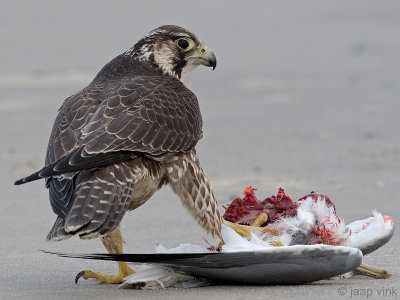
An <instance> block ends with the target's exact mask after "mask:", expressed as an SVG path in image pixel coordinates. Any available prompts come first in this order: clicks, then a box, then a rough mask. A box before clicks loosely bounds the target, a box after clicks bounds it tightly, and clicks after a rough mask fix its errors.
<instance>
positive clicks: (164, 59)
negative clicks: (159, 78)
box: [154, 45, 176, 77]
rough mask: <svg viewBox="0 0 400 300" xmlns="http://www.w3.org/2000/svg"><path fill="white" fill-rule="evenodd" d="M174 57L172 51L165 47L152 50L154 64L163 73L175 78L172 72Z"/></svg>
mask: <svg viewBox="0 0 400 300" xmlns="http://www.w3.org/2000/svg"><path fill="white" fill-rule="evenodd" d="M174 57H175V55H174V53H173V51H172V50H171V48H170V47H168V46H166V45H162V46H161V47H155V49H154V62H155V63H156V64H157V65H158V67H159V68H160V69H161V70H162V71H163V72H164V73H167V74H169V75H171V76H174V77H176V74H175V73H174V72H173V71H172V66H173V59H174Z"/></svg>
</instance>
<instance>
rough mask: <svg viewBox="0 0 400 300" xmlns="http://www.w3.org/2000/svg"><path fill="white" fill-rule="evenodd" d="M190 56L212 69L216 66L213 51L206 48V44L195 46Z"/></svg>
mask: <svg viewBox="0 0 400 300" xmlns="http://www.w3.org/2000/svg"><path fill="white" fill-rule="evenodd" d="M192 58H194V59H196V60H197V62H198V63H199V64H201V65H203V66H206V67H212V68H213V70H214V69H215V67H216V66H217V58H216V57H215V55H214V52H212V51H211V50H210V49H208V47H207V46H206V45H201V46H200V47H199V48H197V49H196V50H195V51H194V53H193V55H192Z"/></svg>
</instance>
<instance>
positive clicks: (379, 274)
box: [357, 264, 392, 279]
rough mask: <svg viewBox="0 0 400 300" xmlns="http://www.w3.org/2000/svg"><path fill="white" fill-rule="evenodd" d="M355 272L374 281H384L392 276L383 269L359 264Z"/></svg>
mask: <svg viewBox="0 0 400 300" xmlns="http://www.w3.org/2000/svg"><path fill="white" fill-rule="evenodd" d="M357 270H358V271H359V272H360V273H361V275H364V276H368V277H372V278H376V279H386V278H389V277H391V276H392V273H390V272H388V271H386V270H384V269H379V268H375V267H372V266H370V265H366V264H361V265H360V266H359V267H358V268H357Z"/></svg>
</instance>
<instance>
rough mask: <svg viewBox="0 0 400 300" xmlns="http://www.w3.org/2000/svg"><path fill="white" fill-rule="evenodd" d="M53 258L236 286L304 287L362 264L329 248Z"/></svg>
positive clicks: (355, 255) (343, 250) (353, 252)
mask: <svg viewBox="0 0 400 300" xmlns="http://www.w3.org/2000/svg"><path fill="white" fill-rule="evenodd" d="M48 253H50V252H48ZM53 254H57V255H59V256H63V257H74V258H86V259H98V260H113V261H126V262H136V263H146V264H153V265H159V266H160V265H161V266H166V267H170V268H172V269H174V270H177V271H179V272H184V273H186V274H189V275H194V276H196V277H204V278H207V279H211V280H213V281H217V282H232V283H236V284H302V283H307V282H312V281H316V280H321V279H328V278H331V277H333V276H337V275H340V274H344V273H347V272H349V271H353V270H355V269H356V268H357V267H358V266H359V265H360V264H361V261H362V253H361V251H359V250H358V249H354V248H349V247H337V246H335V247H333V246H328V245H301V246H300V245H298V246H287V247H271V248H266V249H265V250H258V251H242V252H229V253H224V252H222V253H175V254H167V253H166V254H163V253H159V254H62V253H53Z"/></svg>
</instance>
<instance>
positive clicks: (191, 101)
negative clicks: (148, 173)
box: [16, 75, 202, 184]
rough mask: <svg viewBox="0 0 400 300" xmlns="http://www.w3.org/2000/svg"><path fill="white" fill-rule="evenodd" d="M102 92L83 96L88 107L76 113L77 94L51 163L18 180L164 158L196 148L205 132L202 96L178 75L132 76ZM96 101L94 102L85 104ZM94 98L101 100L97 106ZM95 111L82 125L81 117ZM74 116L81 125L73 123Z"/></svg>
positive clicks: (60, 121) (56, 134)
mask: <svg viewBox="0 0 400 300" xmlns="http://www.w3.org/2000/svg"><path fill="white" fill-rule="evenodd" d="M101 95H102V96H101V99H100V101H99V100H97V99H94V100H93V99H92V98H85V99H84V100H82V98H79V99H78V101H77V102H78V103H80V104H84V109H82V111H81V110H78V111H74V112H73V113H71V114H69V113H68V109H71V108H74V107H76V106H79V105H76V106H75V105H72V103H73V101H72V100H70V101H67V103H66V105H63V107H62V111H66V112H65V113H60V114H59V117H58V118H57V121H56V122H57V123H56V124H57V125H55V129H54V130H53V134H52V139H51V141H50V144H49V150H48V155H47V159H46V161H48V162H50V164H49V165H47V166H46V167H44V168H43V169H42V170H40V171H38V172H36V173H34V174H32V175H30V176H28V177H26V178H24V179H21V180H19V181H17V182H16V184H21V183H25V182H29V181H32V180H36V179H39V178H43V177H51V176H56V175H60V174H64V173H68V172H77V171H81V170H87V169H91V168H100V167H105V166H107V165H110V164H113V163H118V162H123V161H128V160H130V159H132V158H133V157H137V156H141V155H145V156H147V157H151V158H153V159H155V160H163V159H165V158H167V157H169V156H171V155H173V154H174V153H178V152H182V151H188V150H190V149H192V148H193V147H194V146H195V145H196V143H197V141H198V140H199V139H200V137H201V127H202V119H201V114H200V109H199V105H198V102H197V98H196V96H195V95H194V94H193V93H192V92H191V91H190V90H188V89H187V88H186V87H185V86H184V85H183V84H182V83H181V82H180V81H179V80H177V79H175V78H171V77H168V76H161V75H158V76H154V75H152V76H146V75H137V76H135V77H127V78H125V79H121V80H120V81H114V82H113V84H109V85H108V86H106V87H105V88H104V90H103V91H102V92H101ZM90 101H93V104H92V105H87V106H88V107H87V108H85V105H86V104H88V103H90ZM70 103H71V105H72V106H69V104H70ZM94 103H95V104H97V103H100V105H98V106H97V109H96V110H95V111H94V109H93V107H95V105H94ZM64 106H65V107H64ZM75 115H78V117H77V118H76V119H75V117H74V116H75ZM89 117H90V120H89V121H88V122H86V123H87V124H85V126H84V128H82V125H81V124H84V121H81V120H85V121H86V120H87V118H89ZM71 120H72V121H71ZM68 122H70V123H68ZM73 122H75V123H74V124H76V126H75V127H72V126H71V125H69V124H72V123H73ZM78 126H80V127H78ZM82 131H83V133H81V132H82ZM71 149H72V150H71ZM63 154H66V155H65V156H64V157H63ZM57 157H58V160H57ZM60 157H61V159H60Z"/></svg>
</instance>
